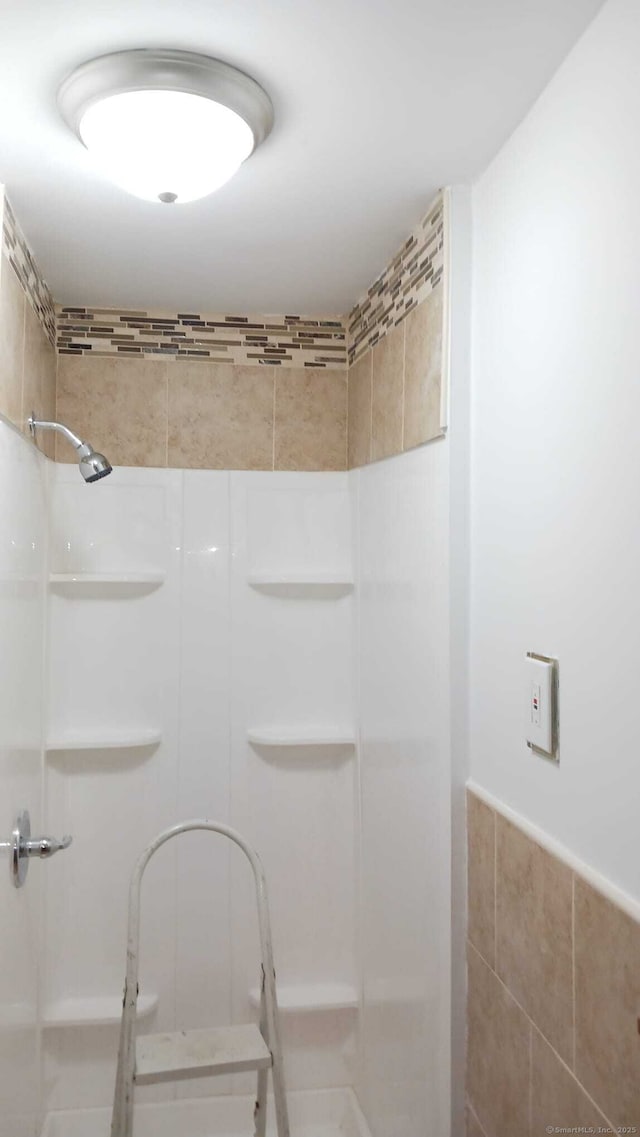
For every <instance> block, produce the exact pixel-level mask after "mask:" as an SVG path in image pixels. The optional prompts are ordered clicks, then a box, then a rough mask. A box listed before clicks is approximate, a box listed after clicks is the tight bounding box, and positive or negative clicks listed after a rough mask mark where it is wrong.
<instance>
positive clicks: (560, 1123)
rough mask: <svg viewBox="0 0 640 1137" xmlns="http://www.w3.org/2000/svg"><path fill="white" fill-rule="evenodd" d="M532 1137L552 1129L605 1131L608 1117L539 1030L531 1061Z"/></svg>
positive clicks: (542, 1136) (535, 1034) (541, 1136)
mask: <svg viewBox="0 0 640 1137" xmlns="http://www.w3.org/2000/svg"><path fill="white" fill-rule="evenodd" d="M531 1102H532V1123H531V1137H545V1134H547V1133H549V1132H551V1128H550V1127H553V1129H554V1130H555V1129H560V1128H562V1129H563V1130H564V1131H565V1132H567V1133H569V1132H576V1133H577V1132H578V1131H579V1130H580V1131H581V1132H585V1133H586V1132H593V1133H598V1132H599V1129H598V1126H600V1127H601V1128H602V1131H606V1128H607V1121H606V1118H605V1117H604V1116H603V1115H602V1114H601V1113H600V1110H599V1109H597V1108H596V1106H595V1105H594V1104H593V1102H592V1101H591V1100H590V1098H588V1097H587V1095H586V1093H585V1092H584V1090H583V1089H582V1087H581V1086H580V1084H579V1082H577V1081H576V1079H575V1078H574V1076H573V1074H572V1073H571V1071H570V1070H569V1069H568V1067H567V1066H565V1065H564V1063H563V1062H562V1061H561V1060H560V1058H559V1057H558V1055H557V1054H556V1053H555V1051H553V1050H552V1049H551V1047H550V1046H549V1044H548V1043H547V1042H546V1041H545V1039H544V1038H543V1037H542V1035H541V1034H539V1032H538V1031H537V1030H534V1032H533V1053H532V1059H531Z"/></svg>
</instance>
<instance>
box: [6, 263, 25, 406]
mask: <svg viewBox="0 0 640 1137" xmlns="http://www.w3.org/2000/svg"><path fill="white" fill-rule="evenodd" d="M25 306H26V300H25V295H24V292H23V291H22V288H21V287H20V283H19V281H18V278H17V277H16V275H15V273H14V271H13V269H12V267H11V265H10V263H9V261H8V260H6V259H5V258H4V257H3V258H2V265H0V414H3V415H5V417H6V418H8V419H10V420H11V422H12V423H15V425H16V426H21V418H22V363H23V352H24V314H25Z"/></svg>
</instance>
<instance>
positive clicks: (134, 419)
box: [56, 355, 176, 466]
mask: <svg viewBox="0 0 640 1137" xmlns="http://www.w3.org/2000/svg"><path fill="white" fill-rule="evenodd" d="M175 366H176V365H175V364H174V363H163V362H161V363H156V362H155V361H153V362H152V361H150V360H142V359H136V360H130V359H109V358H106V357H98V356H94V357H93V358H92V357H91V356H75V355H61V356H59V357H58V385H57V397H56V416H57V418H59V419H60V420H61V421H62V422H64V423H65V424H66V425H67V426H69V427H71V429H72V430H74V431H75V432H76V433H77V434H79V435H80V437H81V438H86V439H87V440H88V441H89V442H91V444H92V445H93V446H95V448H96V450H99V451H101V452H102V453H104V454H106V456H107V458H108V459H109V461H110V462H111V463H112V465H114V466H166V464H167V371H168V369H169V368H173V367H175ZM56 457H57V459H58V461H60V462H73V461H75V458H74V454H73V450H71V449H70V448H69V445H68V443H66V442H65V441H64V440H62V439H59V438H58V439H57V440H56Z"/></svg>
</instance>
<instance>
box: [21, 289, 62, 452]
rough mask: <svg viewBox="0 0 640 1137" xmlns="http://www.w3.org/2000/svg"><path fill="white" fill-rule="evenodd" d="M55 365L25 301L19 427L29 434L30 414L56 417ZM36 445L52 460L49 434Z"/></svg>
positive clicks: (53, 448)
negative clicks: (28, 422)
mask: <svg viewBox="0 0 640 1137" xmlns="http://www.w3.org/2000/svg"><path fill="white" fill-rule="evenodd" d="M56 363H57V355H56V351H55V348H54V347H53V346H52V344H51V341H50V340H49V338H48V336H47V335H46V333H45V331H44V329H43V327H42V324H41V323H40V320H39V319H38V317H37V316H36V314H35V312H34V310H33V308H32V307H31V305H30V304H29V302H28V301H27V303H26V307H25V322H24V375H23V383H22V414H21V425H22V429H23V431H24V432H25V434H27V435H28V434H29V428H28V427H27V425H26V424H27V419H28V418H29V415H30V414H31V413H32V412H34V413H35V416H36V418H43V419H52V418H55V414H56ZM36 444H37V446H39V448H40V449H41V450H42V451H43V453H44V454H46V455H47V456H48V457H49V458H54V457H55V452H56V439H55V435H53V434H52V433H51V431H46V432H43V433H41V434H40V435H39V436H38V437H37V438H36Z"/></svg>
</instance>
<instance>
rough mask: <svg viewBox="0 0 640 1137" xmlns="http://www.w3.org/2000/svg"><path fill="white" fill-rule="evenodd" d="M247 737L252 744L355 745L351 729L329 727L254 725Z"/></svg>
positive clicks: (284, 745)
mask: <svg viewBox="0 0 640 1137" xmlns="http://www.w3.org/2000/svg"><path fill="white" fill-rule="evenodd" d="M247 738H248V740H249V742H252V743H253V745H254V746H281V747H287V746H322V747H327V748H331V747H341V748H343V747H345V746H355V742H356V740H355V736H354V734H353V731H351V730H341V729H335V730H334V729H332V728H331V727H307V728H304V727H290V728H289V727H277V726H265V727H254V728H252V729H251V730H248V731H247Z"/></svg>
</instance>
